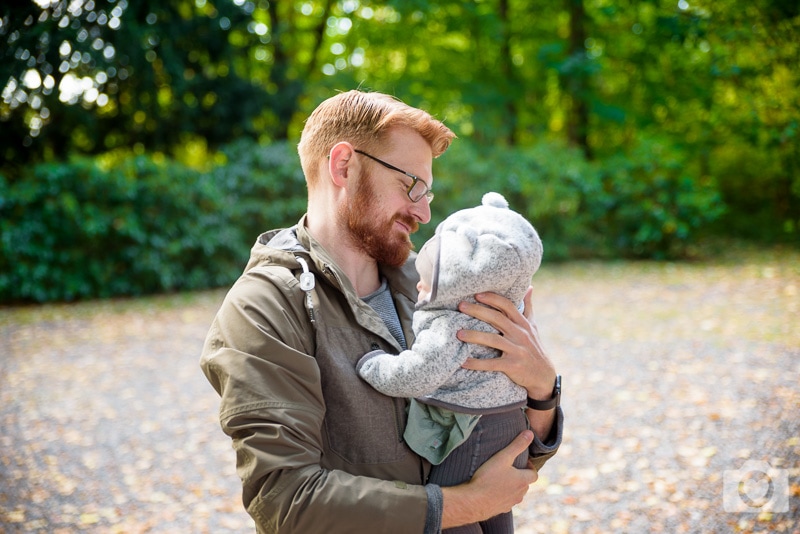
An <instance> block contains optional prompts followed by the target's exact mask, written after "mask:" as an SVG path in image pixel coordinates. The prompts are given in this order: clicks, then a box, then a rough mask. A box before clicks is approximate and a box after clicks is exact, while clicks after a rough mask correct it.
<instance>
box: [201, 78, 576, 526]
mask: <svg viewBox="0 0 800 534" xmlns="http://www.w3.org/2000/svg"><path fill="white" fill-rule="evenodd" d="M453 137H454V135H453V133H452V132H451V131H450V130H449V129H448V128H447V127H445V126H444V125H443V124H442V123H441V122H439V121H437V120H435V119H433V118H432V117H431V116H430V115H429V114H427V113H426V112H424V111H422V110H418V109H415V108H412V107H410V106H407V105H405V104H403V103H402V102H399V101H398V100H395V99H394V98H392V97H389V96H387V95H383V94H379V93H363V92H360V91H350V92H347V93H342V94H339V95H336V96H334V97H332V98H330V99H328V100H326V101H325V102H323V103H322V104H321V105H320V106H319V107H318V108H317V109H316V110H315V111H314V112H313V113H312V114H311V116H310V117H309V119H308V121H307V122H306V125H305V128H304V129H303V133H302V136H301V139H300V144H299V147H298V149H299V153H300V161H301V164H302V167H303V172H304V174H305V177H306V181H307V184H308V210H307V213H306V215H305V216H303V218H301V220H300V222H299V223H298V224H297V226H295V227H293V228H289V229H284V230H276V231H272V232H268V233H266V234H263V235H262V236H260V237H259V239H258V241H257V243H256V244H255V245H254V247H253V249H252V251H251V258H250V262H249V263H248V265H247V267H246V269H245V272H244V274H243V275H242V276H241V277H240V278H239V280H238V281H237V282H236V283H235V284H234V286H233V287H232V288H231V290H230V292H229V293H228V295H227V297H226V298H225V301H224V302H223V304H222V306H221V308H220V310H219V312H218V314H217V317H216V318H215V320H214V322H213V324H212V326H211V329H210V331H209V333H208V337H207V338H206V343H205V347H204V349H203V356H202V359H201V365H202V368H203V371H204V372H205V374H206V376H207V378H208V379H209V381H210V382H211V384H212V385H213V386H214V388H215V389H216V390H217V392H218V393H219V394H220V396H221V406H220V423H221V425H222V428H223V430H224V431H225V433H226V434H228V435H229V436H230V437H231V438H232V440H233V447H234V449H235V450H236V453H237V471H238V473H239V476H240V478H241V479H242V483H243V501H244V505H245V507H246V508H247V511H248V513H250V515H251V516H252V517H253V519H254V521H255V523H256V528H257V530H258V531H259V532H293V533H303V534H309V533H315V532H325V533H339V532H341V533H353V532H381V533H415V532H416V533H423V532H424V533H429V532H431V533H432V532H438V531H440V529H442V528H450V527H455V526H458V525H464V524H468V523H475V522H478V521H480V520H483V519H486V518H489V517H492V516H494V515H496V514H498V513H501V512H506V511H508V510H510V509H511V508H512V506H514V505H515V504H517V503H519V502H520V501H521V500H522V498H523V497H524V495H525V492H526V491H527V489H528V486H529V485H530V484H531V483H533V482H535V480H536V478H537V474H536V470H535V469H534V467H536V468H538V467H539V466H541V465H542V464H543V463H544V461H545V460H546V459H547V458H549V457H550V456H552V455H553V454H555V452H556V450H557V448H558V446H559V444H560V441H561V425H562V415H561V410H560V408H558V407H557V406H556V404H557V398H558V395H557V393H560V391H559V392H556V391H555V389H554V383H555V381H556V374H555V370H554V368H553V365H552V363H551V362H550V361H549V360H548V358H547V357H546V355H545V354H544V351H543V350H542V348H541V345H540V341H539V337H538V333H537V331H536V328H535V326H534V325H533V324H532V323H531V322H530V321H529V320H528V319H527V318H526V317H525V316H524V315H523V314H521V313H520V312H519V311H518V310H517V309H516V308H515V306H514V305H513V304H512V303H511V302H510V301H508V300H506V299H504V298H502V297H500V296H498V295H493V294H488V295H481V296H478V301H479V303H480V304H468V303H463V304H462V305H461V310H462V311H463V312H464V313H467V314H469V315H472V316H473V317H476V318H478V319H481V320H484V321H486V322H488V323H489V324H491V325H492V326H494V327H495V328H496V329H497V330H498V331H499V332H500V333H499V334H490V333H482V332H476V331H462V332H460V333H459V339H461V340H462V341H464V342H467V343H478V344H482V345H486V346H489V347H492V348H496V349H499V350H500V351H501V352H502V356H501V357H500V358H497V359H494V360H470V361H468V363H467V364H465V366H467V367H468V368H471V369H475V370H479V371H487V370H491V371H501V372H504V373H506V374H507V375H508V376H509V377H510V378H511V379H512V380H513V381H514V382H516V383H518V384H519V385H521V386H523V387H524V388H525V389H526V390H527V392H528V396H529V397H530V398H531V399H533V400H532V401H529V404H532V405H534V406H535V407H536V408H538V409H530V410H528V411H527V415H528V419H529V421H530V423H531V431H532V432H531V431H525V432H523V433H521V434H520V435H519V436H518V437H517V438H516V439H515V440H514V441H513V442H512V443H511V444H510V445H509V446H508V447H507V448H506V449H504V450H503V451H501V452H500V453H498V454H496V455H495V456H494V457H492V459H490V460H489V461H488V462H486V464H484V465H483V466H482V467H481V468H480V469H479V470H478V471H477V472H476V473H475V475H474V477H473V478H472V480H470V482H468V483H465V484H461V485H459V486H453V487H445V488H440V487H438V486H436V485H433V484H428V485H426V484H425V480H426V477H427V475H428V472H429V470H430V465H429V464H428V463H427V462H425V461H424V460H422V459H421V458H420V457H418V456H417V455H416V454H414V453H413V452H412V451H411V450H410V449H409V448H408V447H407V446H406V445H405V443H404V442H403V440H402V435H403V430H404V427H405V419H406V411H405V408H406V406H405V401H404V400H403V399H394V398H390V397H386V396H384V395H381V394H380V393H378V392H376V391H375V390H374V389H372V387H370V386H369V385H368V384H366V383H365V382H363V381H362V380H361V379H360V378H359V377H358V375H357V373H356V371H355V366H356V362H357V361H358V358H359V357H360V356H361V355H363V354H364V353H366V352H368V351H370V350H376V349H380V350H383V351H385V352H395V353H398V352H400V351H401V350H403V349H404V348H407V347H408V346H410V345H411V344H412V343H413V332H412V330H411V319H412V314H413V311H414V304H415V302H416V289H415V286H416V283H417V279H416V272H415V269H414V262H413V259H414V258H413V257H412V256H410V251H411V248H412V247H411V240H410V237H409V236H410V234H411V233H413V232H414V231H416V230H417V228H418V225H419V224H420V223H423V224H424V223H427V222H429V220H430V217H431V215H430V206H429V202H430V201H431V200H432V193H431V192H430V187H432V186H433V176H432V160H433V158H434V157H437V156H439V155H440V154H442V153H443V152H444V151H445V150H446V149H447V147H448V146H449V144H450V141H451V140H452V139H453ZM401 167H402V169H403V170H401ZM525 309H526V313H527V314H528V315H529V316H530V315H531V306H530V291H529V292H528V295H527V296H526V299H525ZM537 401H541V402H538V404H537ZM531 443H532V444H531ZM526 447H529V451H530V454H531V456H532V461H531V465H530V466H529V467H530V468H528V469H516V468H514V467H513V466H512V462H513V460H514V458H515V457H516V456H517V455H518V454H519V453H521V452H522V451H524V450H525V449H526Z"/></svg>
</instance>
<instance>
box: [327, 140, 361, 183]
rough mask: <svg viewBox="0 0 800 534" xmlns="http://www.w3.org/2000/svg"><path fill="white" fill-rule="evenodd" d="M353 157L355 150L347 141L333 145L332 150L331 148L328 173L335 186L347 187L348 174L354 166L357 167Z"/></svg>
mask: <svg viewBox="0 0 800 534" xmlns="http://www.w3.org/2000/svg"><path fill="white" fill-rule="evenodd" d="M354 155H355V149H354V148H353V145H351V144H350V143H348V142H347V141H341V142H339V143H336V144H335V145H333V148H331V153H330V155H329V156H328V159H329V161H328V172H329V173H330V175H331V178H332V180H333V183H334V184H335V185H336V186H338V187H345V186H347V180H348V178H349V177H350V173H351V172H353V171H354V168H355V166H357V165H358V163H357V162H356V161H355V159H354V158H353V156H354Z"/></svg>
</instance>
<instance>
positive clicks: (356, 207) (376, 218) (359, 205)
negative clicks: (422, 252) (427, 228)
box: [339, 174, 419, 267]
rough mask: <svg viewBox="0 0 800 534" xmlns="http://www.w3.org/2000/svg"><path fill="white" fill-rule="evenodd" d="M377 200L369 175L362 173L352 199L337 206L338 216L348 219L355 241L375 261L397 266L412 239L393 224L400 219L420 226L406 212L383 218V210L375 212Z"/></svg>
mask: <svg viewBox="0 0 800 534" xmlns="http://www.w3.org/2000/svg"><path fill="white" fill-rule="evenodd" d="M377 205H378V201H377V198H376V194H375V189H374V188H373V186H372V179H371V177H370V176H369V175H368V174H363V175H362V176H361V179H360V180H359V183H358V185H357V186H356V191H355V194H354V195H353V199H352V200H351V201H350V202H348V203H347V204H346V205H345V206H342V207H341V208H340V210H339V212H340V213H339V216H340V217H342V219H343V220H344V221H345V222H346V223H347V229H348V231H349V232H350V236H351V237H352V239H353V241H354V243H355V244H356V245H357V246H358V247H359V248H360V249H361V250H362V251H363V252H364V253H366V254H367V255H369V256H370V257H371V258H373V259H374V260H375V261H377V262H378V263H381V264H384V265H390V266H392V267H399V266H401V265H403V264H404V263H405V262H406V260H407V259H408V255H409V253H410V252H411V250H412V249H413V248H414V244H413V243H412V242H411V239H410V238H409V236H408V235H406V234H405V233H404V232H400V231H399V230H398V229H397V227H396V226H395V221H401V222H402V223H403V224H405V225H407V226H408V227H409V228H410V229H411V233H413V232H416V231H417V230H418V229H419V224H418V223H417V221H415V220H414V219H413V218H411V217H410V216H407V215H394V216H393V217H392V218H390V219H389V220H388V221H385V220H383V219H382V216H383V213H379V212H376V206H377Z"/></svg>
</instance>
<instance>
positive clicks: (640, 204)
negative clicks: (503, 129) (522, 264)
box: [416, 141, 724, 260]
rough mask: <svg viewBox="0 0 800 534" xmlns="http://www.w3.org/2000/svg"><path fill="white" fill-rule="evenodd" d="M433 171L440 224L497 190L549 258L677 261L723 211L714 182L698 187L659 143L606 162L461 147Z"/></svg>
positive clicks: (547, 149)
mask: <svg viewBox="0 0 800 534" xmlns="http://www.w3.org/2000/svg"><path fill="white" fill-rule="evenodd" d="M435 172H436V182H435V187H434V189H435V190H436V201H435V202H434V204H432V210H433V219H434V222H438V221H440V220H441V219H442V218H444V217H445V216H447V213H448V212H449V211H451V210H453V209H460V208H463V207H470V206H474V205H476V204H477V203H479V202H480V198H481V196H482V195H483V193H485V192H487V191H497V192H499V193H502V194H503V195H504V196H505V197H506V199H507V200H508V201H509V204H510V206H511V208H512V209H515V210H517V211H519V212H520V213H522V214H523V215H525V216H526V217H527V218H528V219H529V220H530V221H531V222H532V223H533V224H534V226H536V228H537V230H538V232H539V234H540V235H541V237H542V240H543V241H544V243H545V250H546V252H545V254H546V255H547V258H548V260H565V259H577V258H590V257H591V258H611V257H628V258H654V259H670V258H680V257H683V256H684V255H685V254H686V251H687V247H688V246H689V245H690V244H691V243H692V242H693V240H694V239H695V238H696V234H697V232H698V231H699V230H701V229H702V228H704V227H705V226H706V225H707V224H708V223H710V222H711V221H714V220H715V219H717V218H718V217H719V216H720V215H721V213H723V211H724V208H723V204H722V201H721V200H720V196H719V194H718V193H717V190H716V187H715V184H714V183H713V182H711V181H699V180H695V179H693V178H692V177H691V176H689V174H688V172H687V166H686V160H685V158H684V157H683V155H682V154H681V153H680V152H678V151H676V150H674V149H671V150H668V149H667V148H666V147H665V146H663V145H661V144H659V143H657V142H654V141H643V142H642V143H641V144H640V145H639V146H638V148H637V150H636V151H634V152H631V153H629V154H624V155H619V156H617V157H615V158H611V159H608V160H604V161H602V162H587V161H585V159H584V158H583V156H582V154H581V153H580V152H579V151H577V150H574V149H571V148H568V147H565V146H563V145H560V144H554V143H542V144H539V145H536V146H533V147H528V148H524V149H520V148H517V149H510V148H486V147H478V146H474V145H469V144H467V143H455V144H454V146H453V148H451V149H450V151H448V152H447V154H446V155H445V156H444V157H443V158H442V160H441V162H438V161H437V163H436V164H435ZM432 233H433V228H428V229H426V230H425V232H424V233H421V235H420V236H419V237H418V238H416V240H418V241H420V242H421V241H422V240H423V239H424V238H426V237H427V236H428V235H430V234H432Z"/></svg>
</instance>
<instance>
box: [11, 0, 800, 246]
mask: <svg viewBox="0 0 800 534" xmlns="http://www.w3.org/2000/svg"><path fill="white" fill-rule="evenodd" d="M0 43H2V44H0V46H2V49H0V52H1V53H2V58H3V60H2V62H0V87H1V88H2V101H0V152H2V154H3V158H4V161H5V163H4V167H3V170H2V172H3V174H5V176H6V177H7V179H9V180H12V181H13V180H14V179H16V177H18V176H19V175H20V172H21V169H23V168H24V166H25V165H26V164H29V163H33V162H38V161H50V160H55V161H58V160H65V159H66V158H67V157H68V156H69V155H71V154H101V153H105V152H108V151H115V150H122V151H130V150H132V151H134V152H136V153H144V152H153V153H157V152H163V153H166V154H169V155H171V156H173V157H176V158H178V159H184V160H187V159H188V160H191V159H192V158H197V155H198V154H200V155H201V156H202V154H203V153H208V154H210V155H213V154H215V153H216V151H217V149H218V148H219V147H221V146H223V145H225V144H227V143H229V142H232V141H235V140H237V139H241V138H251V139H259V140H261V141H262V142H273V141H278V140H285V139H296V138H297V135H298V133H299V131H300V128H301V127H302V123H303V120H304V117H305V116H307V114H308V113H309V112H310V110H311V109H313V107H314V106H315V105H316V104H317V103H318V102H319V101H320V100H322V99H323V98H326V97H328V96H330V95H331V94H332V93H333V92H334V91H337V90H347V89H350V88H353V87H362V88H364V89H369V90H380V91H384V92H388V93H391V94H395V95H397V96H398V97H400V98H402V99H403V100H405V101H407V102H409V103H411V104H412V105H417V106H421V107H424V108H426V109H428V110H430V111H432V112H433V113H434V114H435V115H436V116H438V117H440V118H442V119H444V120H446V122H447V123H448V124H449V125H450V126H451V127H452V128H453V129H454V130H455V131H456V132H457V133H458V135H459V137H461V138H462V139H463V140H470V141H474V142H476V143H479V144H481V145H497V146H512V147H517V148H519V149H520V150H526V148H528V147H535V146H537V145H539V144H540V143H542V142H550V141H554V142H560V141H566V142H567V143H569V144H570V145H572V146H573V147H575V148H577V149H579V151H580V152H581V153H582V154H583V157H586V158H588V159H589V160H596V161H597V162H598V164H600V165H602V164H603V163H604V162H610V161H618V160H617V159H615V158H619V157H623V158H625V157H627V156H626V155H630V154H632V153H633V152H635V151H637V150H639V148H640V147H642V146H651V147H652V146H656V145H657V146H662V145H663V144H665V143H666V144H667V145H670V147H671V148H670V150H669V151H668V152H669V153H680V154H682V157H681V161H682V162H683V165H685V168H684V173H685V174H686V175H687V176H688V177H689V179H691V180H693V181H694V182H696V183H697V184H709V183H713V184H716V187H718V188H719V192H720V193H721V195H722V199H723V200H724V201H725V202H726V203H727V204H728V205H729V206H730V207H732V208H733V209H730V210H728V214H729V215H727V216H726V217H728V218H727V219H724V221H725V224H727V225H729V228H734V226H732V225H734V224H739V223H740V221H741V220H742V218H741V217H738V215H739V214H740V213H749V214H753V215H754V216H756V215H757V218H758V221H759V222H758V225H757V227H758V228H762V227H763V228H765V230H763V231H760V232H759V231H756V235H761V236H762V237H763V236H766V235H767V234H770V235H773V236H777V237H779V236H781V235H783V236H784V237H787V236H788V237H789V238H790V239H797V235H798V231H800V230H799V228H800V91H798V86H800V70H798V68H797V66H798V65H800V7H798V4H797V2H795V1H793V0H754V1H752V2H748V3H747V4H741V3H740V2H735V1H734V0H715V1H713V2H711V1H709V0H698V1H693V0H680V1H678V2H676V1H674V0H670V1H666V0H642V1H637V2H631V1H622V2H608V1H606V0H564V1H562V2H545V1H543V0H535V1H530V0H470V1H461V0H444V1H436V2H433V1H430V0H410V1H409V0H386V1H381V2H378V1H373V0H303V1H300V0H297V1H294V0H287V1H285V2H284V1H283V0H281V1H280V2H279V1H276V0H271V1H270V0H167V1H161V0H158V1H156V0H141V1H137V2H131V1H130V0H69V1H67V0H36V1H35V2H33V1H30V0H27V1H23V2H6V3H5V4H4V5H3V6H2V7H0ZM654 140H658V141H657V142H655V141H654ZM190 149H191V150H190ZM209 157H211V156H209ZM652 157H654V158H656V157H659V154H658V153H654V154H652ZM199 159H200V160H202V157H201V158H199ZM756 161H757V162H758V163H757V164H756V163H755V162H756ZM189 162H190V163H192V161H189ZM194 163H198V162H194ZM499 172H503V171H502V169H500V170H499ZM752 226H753V225H750V224H748V223H747V221H744V222H743V223H741V224H740V227H741V228H739V227H736V228H738V229H737V231H738V230H739V229H741V230H742V231H744V229H746V228H751V229H752ZM767 228H768V230H767Z"/></svg>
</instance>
